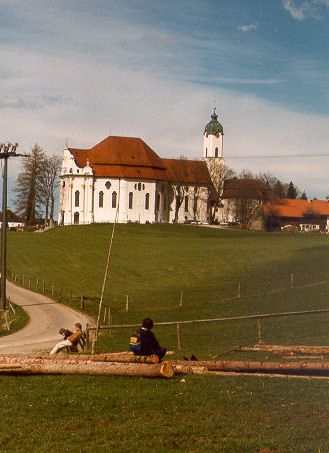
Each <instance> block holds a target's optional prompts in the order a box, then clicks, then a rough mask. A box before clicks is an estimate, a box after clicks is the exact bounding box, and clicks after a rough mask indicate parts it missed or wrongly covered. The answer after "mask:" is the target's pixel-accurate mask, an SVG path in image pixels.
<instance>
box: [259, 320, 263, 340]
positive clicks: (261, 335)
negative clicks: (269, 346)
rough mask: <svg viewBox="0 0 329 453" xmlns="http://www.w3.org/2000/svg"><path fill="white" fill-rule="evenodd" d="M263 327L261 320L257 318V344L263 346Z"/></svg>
mask: <svg viewBox="0 0 329 453" xmlns="http://www.w3.org/2000/svg"><path fill="white" fill-rule="evenodd" d="M263 343H264V341H263V325H262V318H258V344H263Z"/></svg>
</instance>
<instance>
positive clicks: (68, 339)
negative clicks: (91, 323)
mask: <svg viewBox="0 0 329 453" xmlns="http://www.w3.org/2000/svg"><path fill="white" fill-rule="evenodd" d="M75 327H76V331H75V332H74V333H72V332H71V331H70V330H67V329H60V330H59V333H60V334H61V335H63V337H64V340H62V341H60V342H59V343H57V344H55V346H54V347H53V349H52V350H51V351H50V353H49V354H51V355H53V354H57V353H58V352H59V351H61V350H62V349H64V348H67V347H69V348H70V350H71V348H75V349H76V350H77V345H78V344H79V341H80V338H81V336H82V326H81V324H80V323H76V324H75Z"/></svg>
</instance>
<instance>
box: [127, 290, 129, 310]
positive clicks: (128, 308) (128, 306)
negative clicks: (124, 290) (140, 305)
mask: <svg viewBox="0 0 329 453" xmlns="http://www.w3.org/2000/svg"><path fill="white" fill-rule="evenodd" d="M126 311H129V296H128V294H127V295H126Z"/></svg>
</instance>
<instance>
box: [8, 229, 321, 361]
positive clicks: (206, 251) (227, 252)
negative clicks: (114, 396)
mask: <svg viewBox="0 0 329 453" xmlns="http://www.w3.org/2000/svg"><path fill="white" fill-rule="evenodd" d="M111 229H112V226H110V225H92V226H81V227H69V228H61V229H56V230H53V231H50V232H47V233H42V234H36V233H25V234H23V233H12V234H11V235H10V236H9V267H10V268H11V269H13V270H15V272H18V273H21V274H22V273H25V276H26V275H27V274H28V275H30V276H31V277H33V278H34V279H35V278H36V276H39V280H40V281H41V279H45V280H46V282H48V288H49V287H50V282H51V281H52V280H54V281H55V282H56V283H57V284H58V285H57V286H60V287H62V288H63V290H64V289H67V292H69V291H68V290H69V288H72V290H73V294H74V295H76V296H79V294H80V293H83V294H85V295H86V296H87V297H88V300H87V301H86V309H87V311H88V312H89V313H90V314H92V315H96V313H97V302H98V300H99V296H100V291H101V287H102V280H103V274H104V267H105V260H106V255H107V251H108V245H109V240H110V234H111ZM328 268H329V241H328V237H327V236H319V235H291V234H267V233H263V232H259V233H251V232H238V231H223V230H215V229H209V228H194V227H186V226H182V225H177V226H174V225H144V226H142V225H118V226H117V230H116V233H115V240H114V246H113V251H112V257H111V266H110V275H109V278H108V284H107V288H106V295H105V305H107V306H111V310H112V314H113V320H114V322H116V323H122V322H123V323H129V322H134V323H138V322H139V321H140V320H141V319H142V318H143V317H144V316H146V315H148V316H151V317H152V318H154V320H155V321H175V320H179V319H198V318H209V317H219V316H234V315H239V314H241V315H243V314H255V313H261V312H277V311H291V310H303V309H309V308H323V307H327V306H329V304H328V302H327V301H328V296H329V284H328V282H326V283H324V284H321V285H316V286H309V287H307V285H308V284H311V285H312V284H313V283H314V282H319V281H322V280H327V279H329V275H328ZM291 273H293V274H294V283H295V288H293V289H291V288H290V275H291ZM26 280H27V279H26V278H25V281H26ZM239 282H240V285H241V298H240V299H237V298H236V295H237V288H238V284H239ZM305 286H306V287H305ZM181 291H183V308H179V307H178V304H179V299H180V295H181ZM126 294H128V295H129V303H130V311H129V312H128V313H126V312H125V310H124V307H125V297H126ZM74 306H75V307H79V301H78V299H77V300H76V301H75V302H74ZM328 321H329V316H327V315H321V316H320V315H319V316H312V317H309V318H305V317H303V318H296V317H294V318H286V319H275V320H271V321H266V322H265V323H264V335H265V339H266V341H268V342H291V343H301V342H306V343H313V344H321V343H323V342H324V343H326V342H327V338H326V334H327V324H328ZM314 325H316V326H317V329H316V330H315V329H314V328H313V326H314ZM160 335H161V337H162V338H163V341H164V342H165V343H166V344H167V345H168V347H170V348H171V349H173V348H175V344H176V343H175V342H176V338H175V328H162V330H161V333H160ZM183 335H184V337H183V346H184V348H185V349H186V352H187V353H189V352H194V353H197V354H206V353H217V352H220V351H225V350H227V349H228V348H231V347H232V346H233V345H236V344H247V343H253V342H255V340H256V335H257V328H256V321H241V322H232V323H225V324H208V325H202V326H200V325H198V326H196V325H195V326H193V327H185V326H184V328H183ZM127 336H129V332H127V331H123V332H122V333H120V332H116V334H115V335H114V336H113V337H111V338H109V337H108V335H103V337H102V340H103V345H102V348H104V349H107V350H108V349H109V348H112V349H114V350H118V349H119V350H122V348H126V343H127Z"/></svg>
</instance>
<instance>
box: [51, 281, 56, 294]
mask: <svg viewBox="0 0 329 453" xmlns="http://www.w3.org/2000/svg"><path fill="white" fill-rule="evenodd" d="M54 289H55V288H54V282H51V297H54Z"/></svg>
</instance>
